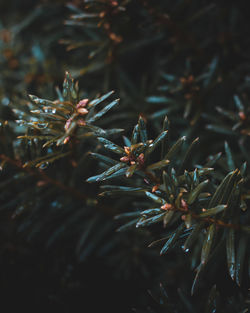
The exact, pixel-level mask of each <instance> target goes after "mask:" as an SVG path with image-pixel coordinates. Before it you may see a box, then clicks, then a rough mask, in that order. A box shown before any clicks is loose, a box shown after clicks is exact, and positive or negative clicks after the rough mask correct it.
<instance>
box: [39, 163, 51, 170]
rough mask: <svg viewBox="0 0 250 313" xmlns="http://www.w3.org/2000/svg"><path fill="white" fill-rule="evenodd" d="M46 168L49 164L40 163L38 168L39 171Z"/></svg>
mask: <svg viewBox="0 0 250 313" xmlns="http://www.w3.org/2000/svg"><path fill="white" fill-rule="evenodd" d="M48 166H49V162H44V163H42V164H41V165H40V166H39V168H40V169H41V170H44V169H46V168H47V167H48Z"/></svg>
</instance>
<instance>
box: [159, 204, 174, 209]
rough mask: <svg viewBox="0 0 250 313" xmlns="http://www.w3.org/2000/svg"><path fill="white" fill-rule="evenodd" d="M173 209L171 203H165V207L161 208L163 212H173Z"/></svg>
mask: <svg viewBox="0 0 250 313" xmlns="http://www.w3.org/2000/svg"><path fill="white" fill-rule="evenodd" d="M172 208H173V206H172V204H171V203H165V204H164V205H162V206H161V209H162V210H166V211H168V210H171V209H172Z"/></svg>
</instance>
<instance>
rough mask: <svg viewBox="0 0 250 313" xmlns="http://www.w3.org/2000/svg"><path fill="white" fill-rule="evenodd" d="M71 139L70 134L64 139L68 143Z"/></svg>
mask: <svg viewBox="0 0 250 313" xmlns="http://www.w3.org/2000/svg"><path fill="white" fill-rule="evenodd" d="M69 140H70V137H69V136H68V137H66V138H65V139H64V141H63V143H64V144H66V143H68V142H69Z"/></svg>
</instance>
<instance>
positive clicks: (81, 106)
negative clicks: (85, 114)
mask: <svg viewBox="0 0 250 313" xmlns="http://www.w3.org/2000/svg"><path fill="white" fill-rule="evenodd" d="M88 101H89V99H82V100H81V101H79V102H78V103H77V105H76V108H77V109H79V108H83V107H85V106H86V104H87V103H88Z"/></svg>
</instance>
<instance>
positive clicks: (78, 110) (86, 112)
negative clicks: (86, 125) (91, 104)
mask: <svg viewBox="0 0 250 313" xmlns="http://www.w3.org/2000/svg"><path fill="white" fill-rule="evenodd" d="M77 112H78V113H79V114H81V115H85V114H88V112H89V111H88V110H87V109H85V108H81V107H80V108H79V109H77Z"/></svg>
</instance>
